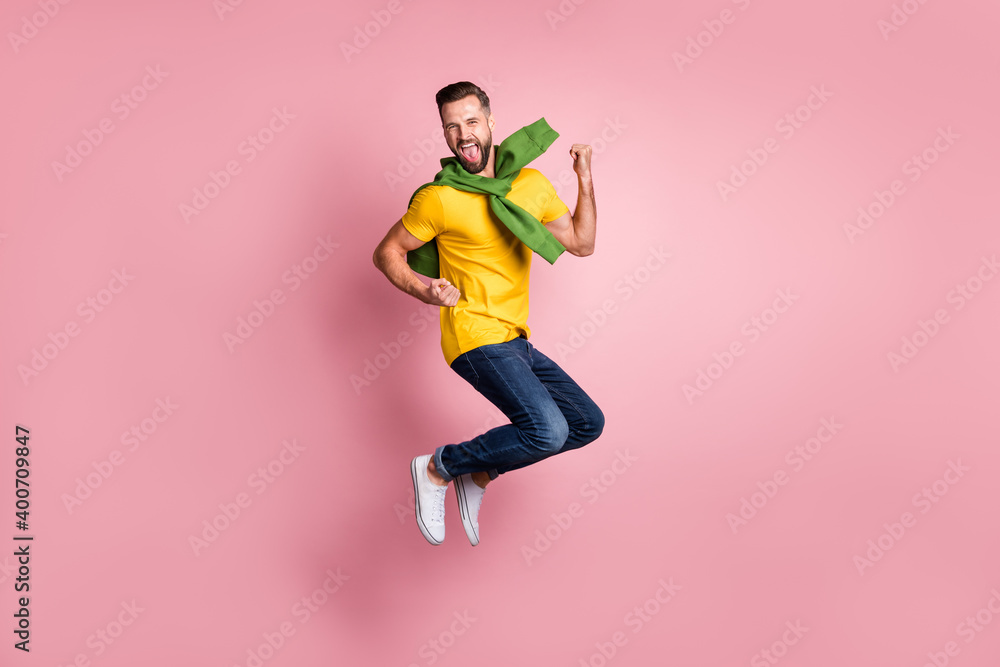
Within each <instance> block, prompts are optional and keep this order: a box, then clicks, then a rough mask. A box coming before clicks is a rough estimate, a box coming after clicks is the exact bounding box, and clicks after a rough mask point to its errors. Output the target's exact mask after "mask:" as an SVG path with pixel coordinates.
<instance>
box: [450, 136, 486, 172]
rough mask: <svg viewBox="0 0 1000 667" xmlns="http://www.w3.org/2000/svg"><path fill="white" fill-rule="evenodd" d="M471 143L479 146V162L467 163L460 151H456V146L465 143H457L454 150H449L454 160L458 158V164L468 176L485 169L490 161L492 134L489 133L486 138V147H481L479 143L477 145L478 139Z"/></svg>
mask: <svg viewBox="0 0 1000 667" xmlns="http://www.w3.org/2000/svg"><path fill="white" fill-rule="evenodd" d="M472 141H473V142H474V143H475V144H476V145H477V146H479V161H478V162H469V160H467V159H466V157H465V156H464V155H462V151H460V150H458V146H460V145H461V144H464V143H466V142H464V141H460V142H458V144H456V146H455V148H452V149H451V152H452V153H454V155H455V157H456V158H458V163H459V164H460V165H462V168H463V169H465V170H466V171H467V172H469V173H470V174H478V173H479V172H481V171H482V170H483V169H486V163H487V162H489V161H490V153H491V152H492V151H493V133H492V132H491V133H490V136H488V137H486V145H485V146H483V145H482V144H481V143H479V140H478V139H473V140H472Z"/></svg>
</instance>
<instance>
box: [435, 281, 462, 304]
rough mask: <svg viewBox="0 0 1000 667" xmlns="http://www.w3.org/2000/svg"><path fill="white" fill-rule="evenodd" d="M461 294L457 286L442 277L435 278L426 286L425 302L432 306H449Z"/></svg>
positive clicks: (455, 301) (456, 301)
mask: <svg viewBox="0 0 1000 667" xmlns="http://www.w3.org/2000/svg"><path fill="white" fill-rule="evenodd" d="M460 296H462V294H461V293H460V292H459V291H458V288H457V287H455V286H454V285H452V284H451V283H450V282H448V281H447V280H445V279H444V278H435V279H434V280H432V281H431V284H430V285H428V286H427V303H429V304H431V305H432V306H448V307H449V308H450V307H452V306H454V305H455V304H456V303H458V298H459V297H460Z"/></svg>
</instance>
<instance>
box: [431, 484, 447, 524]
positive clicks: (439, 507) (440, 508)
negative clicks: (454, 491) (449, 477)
mask: <svg viewBox="0 0 1000 667" xmlns="http://www.w3.org/2000/svg"><path fill="white" fill-rule="evenodd" d="M447 491H448V487H447V486H442V487H441V488H440V489H435V491H434V502H433V503H431V520H432V521H433V522H434V523H444V496H445V493H447Z"/></svg>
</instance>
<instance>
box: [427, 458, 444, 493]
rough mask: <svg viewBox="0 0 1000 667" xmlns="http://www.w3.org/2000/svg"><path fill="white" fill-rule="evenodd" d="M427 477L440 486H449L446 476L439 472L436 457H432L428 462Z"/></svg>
mask: <svg viewBox="0 0 1000 667" xmlns="http://www.w3.org/2000/svg"><path fill="white" fill-rule="evenodd" d="M427 477H428V478H429V479H430V480H431V481H432V482H434V484H436V485H438V486H448V482H446V481H444V477H442V476H441V475H439V474H438V471H437V466H435V465H434V457H431V460H430V461H428V462H427Z"/></svg>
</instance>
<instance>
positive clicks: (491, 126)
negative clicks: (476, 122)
mask: <svg viewBox="0 0 1000 667" xmlns="http://www.w3.org/2000/svg"><path fill="white" fill-rule="evenodd" d="M488 121H489V124H490V132H492V131H493V126H494V125H496V121H494V120H493V114H492V113H491V114H490V117H489V119H488Z"/></svg>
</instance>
